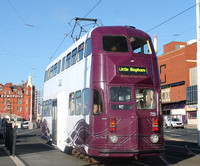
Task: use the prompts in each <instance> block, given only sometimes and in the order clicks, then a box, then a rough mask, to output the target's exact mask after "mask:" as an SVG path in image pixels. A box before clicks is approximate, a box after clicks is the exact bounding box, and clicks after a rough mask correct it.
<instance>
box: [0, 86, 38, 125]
mask: <svg viewBox="0 0 200 166" xmlns="http://www.w3.org/2000/svg"><path fill="white" fill-rule="evenodd" d="M31 89H32V90H33V93H32V94H33V97H32V101H33V104H32V110H33V108H34V101H35V100H34V96H35V95H34V94H35V86H32V88H31V86H30V85H29V84H28V83H25V84H21V85H13V84H12V83H7V84H5V85H2V84H0V117H1V118H3V117H6V118H7V119H9V120H10V117H11V120H15V121H17V120H18V119H21V120H30V110H31ZM32 112H33V113H34V111H32ZM33 117H34V115H33Z"/></svg>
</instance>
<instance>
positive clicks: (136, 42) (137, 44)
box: [129, 36, 152, 54]
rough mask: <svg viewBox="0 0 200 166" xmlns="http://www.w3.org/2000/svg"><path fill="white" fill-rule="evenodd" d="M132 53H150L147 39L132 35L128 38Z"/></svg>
mask: <svg viewBox="0 0 200 166" xmlns="http://www.w3.org/2000/svg"><path fill="white" fill-rule="evenodd" d="M129 40H130V44H131V47H132V51H133V53H136V54H152V50H151V47H150V44H149V41H148V40H147V39H146V38H140V37H133V36H131V37H130V38H129Z"/></svg>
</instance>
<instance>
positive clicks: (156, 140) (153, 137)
mask: <svg viewBox="0 0 200 166" xmlns="http://www.w3.org/2000/svg"><path fill="white" fill-rule="evenodd" d="M150 139H151V142H153V143H154V144H155V143H157V142H158V141H159V137H158V136H157V135H156V134H152V135H151V137H150Z"/></svg>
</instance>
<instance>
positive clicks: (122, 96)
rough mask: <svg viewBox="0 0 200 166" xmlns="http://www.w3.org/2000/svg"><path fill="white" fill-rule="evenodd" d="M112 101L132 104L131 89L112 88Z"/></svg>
mask: <svg viewBox="0 0 200 166" xmlns="http://www.w3.org/2000/svg"><path fill="white" fill-rule="evenodd" d="M110 100H111V101H113V102H131V101H132V95H131V88H130V87H111V88H110Z"/></svg>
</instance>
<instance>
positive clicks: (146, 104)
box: [135, 89, 156, 110]
mask: <svg viewBox="0 0 200 166" xmlns="http://www.w3.org/2000/svg"><path fill="white" fill-rule="evenodd" d="M135 95H136V106H137V109H140V110H152V109H155V108H156V100H155V92H154V90H151V89H136V91H135Z"/></svg>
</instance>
